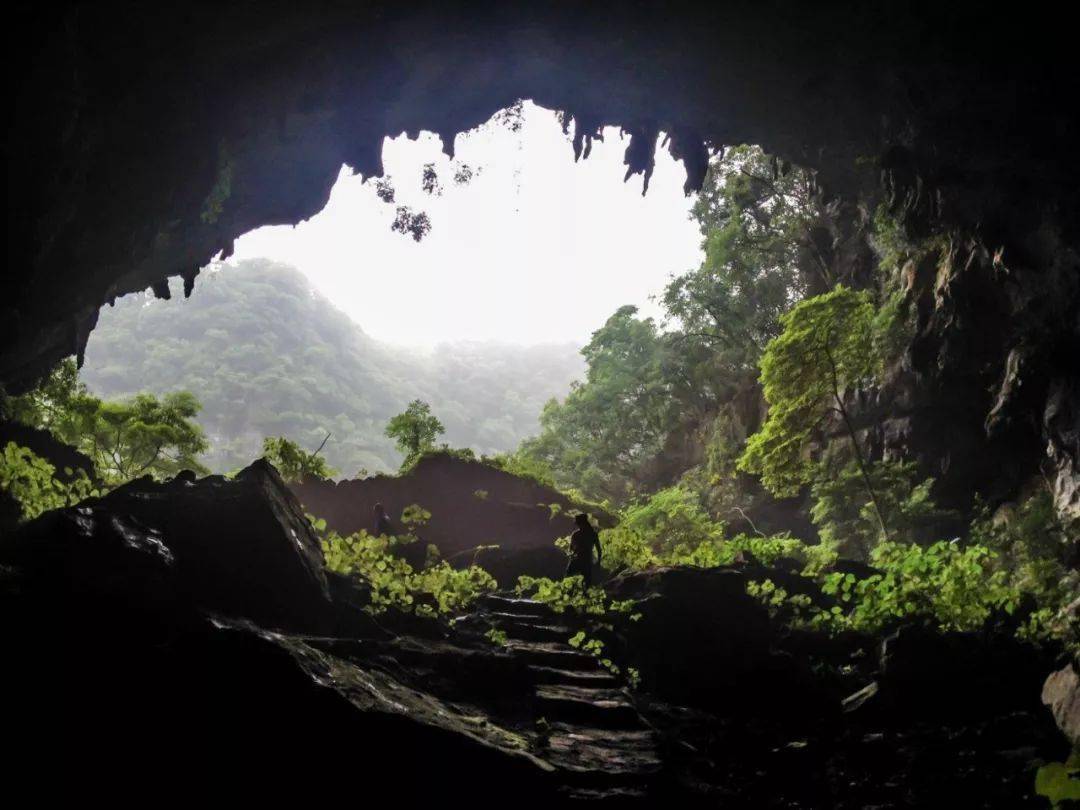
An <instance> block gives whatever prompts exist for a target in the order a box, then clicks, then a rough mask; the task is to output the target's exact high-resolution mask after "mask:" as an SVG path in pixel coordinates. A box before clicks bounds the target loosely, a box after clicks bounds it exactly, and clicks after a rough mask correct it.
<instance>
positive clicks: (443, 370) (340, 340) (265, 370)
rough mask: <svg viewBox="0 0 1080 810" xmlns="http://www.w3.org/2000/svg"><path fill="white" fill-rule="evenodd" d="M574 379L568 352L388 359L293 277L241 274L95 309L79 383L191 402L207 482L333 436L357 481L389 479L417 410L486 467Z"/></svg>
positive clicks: (439, 352) (449, 351) (483, 349)
mask: <svg viewBox="0 0 1080 810" xmlns="http://www.w3.org/2000/svg"><path fill="white" fill-rule="evenodd" d="M397 305H398V304H397V303H396V302H381V303H380V306H397ZM400 306H401V317H403V318H407V317H409V314H408V307H407V306H406V305H405V304H400ZM582 368H583V363H582V358H581V356H580V354H579V353H578V349H577V347H575V346H572V345H568V344H567V345H551V346H535V347H516V346H509V345H496V344H486V343H484V344H478V343H467V344H446V345H440V346H438V347H437V348H436V349H435V350H434V351H433V352H431V353H430V354H421V353H417V352H411V351H407V350H404V349H400V348H396V347H392V346H388V345H385V344H382V343H379V342H378V341H376V340H374V339H372V338H371V337H370V336H368V335H366V334H365V333H364V331H363V330H362V329H361V328H360V327H359V326H358V325H357V324H356V323H354V322H353V321H352V320H351V319H350V318H349V317H348V316H346V315H345V314H344V313H342V312H340V311H339V310H337V309H336V308H335V307H334V306H333V305H332V304H331V303H330V302H329V301H328V300H326V299H325V298H324V297H322V296H321V295H319V294H318V293H316V292H315V291H313V290H312V289H311V288H310V286H309V284H308V282H307V280H306V279H305V278H304V277H303V276H302V275H301V274H300V273H299V271H297V270H296V269H294V268H292V267H288V266H285V265H281V264H276V263H272V262H270V261H266V260H251V261H245V262H238V263H236V264H224V265H221V266H220V267H219V268H218V269H216V270H212V271H208V272H204V273H203V275H202V276H200V278H199V282H198V284H197V285H196V288H195V291H194V293H193V294H192V296H191V298H190V299H187V300H184V298H183V296H182V295H180V291H179V289H177V288H174V290H173V297H172V299H171V300H167V301H161V300H156V299H154V298H153V296H152V295H150V294H146V295H135V296H128V297H126V298H123V299H120V300H118V301H117V302H116V304H115V306H114V307H113V308H106V309H103V311H102V313H101V317H100V321H99V323H98V326H97V328H96V329H95V330H94V334H93V337H92V338H91V340H90V343H89V346H88V348H87V352H86V362H85V365H84V367H83V369H82V373H81V378H82V380H83V381H84V382H85V383H86V384H87V385H88V387H89V388H90V390H91V391H92V392H94V393H96V394H99V395H102V396H105V397H110V398H113V397H125V396H128V395H132V394H135V393H138V392H150V393H156V394H162V393H167V392H170V391H176V390H187V391H190V392H191V393H192V394H194V395H195V397H196V398H197V399H198V400H199V401H200V402H201V403H202V411H201V412H200V413H199V415H198V422H199V423H200V424H201V425H202V426H203V427H204V429H205V430H206V433H207V437H208V439H209V444H210V449H209V451H208V452H207V453H206V455H205V456H204V457H203V461H204V463H205V464H206V465H207V466H208V467H210V468H211V469H213V470H215V471H227V470H230V469H234V468H236V467H239V466H243V465H244V464H247V463H249V462H250V461H251V459H252V458H255V457H257V456H258V455H260V448H261V445H262V440H263V437H265V436H271V435H285V436H287V437H289V438H291V439H294V440H296V441H298V442H299V443H300V444H302V445H304V446H307V447H308V449H309V450H311V449H314V448H315V447H316V446H318V444H319V443H320V442H321V441H322V439H323V438H324V437H325V435H326V433H327V432H330V433H331V434H332V436H331V439H330V441H329V442H327V445H326V447H325V449H324V451H323V453H324V455H325V456H326V457H327V459H328V460H329V461H330V463H331V465H332V466H333V467H335V468H337V469H338V470H339V471H340V472H341V474H342V475H345V476H353V475H355V474H356V473H357V472H358V471H359V470H361V469H367V470H369V471H371V472H378V471H390V470H394V469H396V468H397V467H398V465H399V463H400V461H401V457H400V454H399V453H398V451H397V450H396V449H395V448H394V444H393V441H392V440H391V439H389V438H387V437H386V436H385V435H384V433H383V431H384V428H385V426H386V422H387V420H388V419H389V418H390V416H392V415H393V414H395V413H397V412H399V411H401V410H403V408H404V407H405V405H406V404H407V403H409V402H410V401H412V400H414V399H417V398H420V399H423V400H425V401H427V402H429V403H430V404H431V406H432V408H433V410H434V411H435V413H437V414H438V416H439V418H440V419H441V420H442V422H443V424H444V425H445V426H446V435H445V436H444V437H443V438H444V440H445V441H447V442H448V443H449V444H450V445H452V446H455V447H470V448H473V449H474V450H476V451H478V452H480V453H496V452H501V451H506V450H510V449H512V448H513V447H514V446H515V445H517V443H518V442H520V441H521V440H522V439H523V438H524V437H526V436H528V435H530V434H532V433H535V432H536V430H537V425H538V423H537V417H538V416H539V414H540V411H541V409H542V407H543V405H544V403H545V402H546V401H547V400H549V399H550V398H551V397H553V396H556V395H562V394H564V393H565V392H566V390H567V389H568V388H569V385H570V382H571V381H572V380H573V379H575V378H576V377H578V376H580V374H581V371H582Z"/></svg>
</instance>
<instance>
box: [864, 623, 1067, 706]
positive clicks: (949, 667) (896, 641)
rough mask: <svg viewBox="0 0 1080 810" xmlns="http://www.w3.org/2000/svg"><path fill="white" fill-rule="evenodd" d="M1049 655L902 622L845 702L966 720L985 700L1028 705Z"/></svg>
mask: <svg viewBox="0 0 1080 810" xmlns="http://www.w3.org/2000/svg"><path fill="white" fill-rule="evenodd" d="M1052 661H1053V655H1052V654H1049V653H1046V652H1041V651H1039V650H1038V649H1037V648H1035V647H1032V646H1031V645H1027V644H1022V643H1020V642H1018V641H1015V640H1013V639H1011V638H1009V637H1008V636H1004V635H1002V636H996V635H990V636H984V635H980V634H976V633H940V632H934V631H931V630H928V629H925V628H920V627H905V628H902V629H901V630H899V631H898V632H896V633H894V634H892V635H890V636H889V637H888V638H886V639H885V640H884V642H883V643H882V644H881V654H880V667H879V671H878V673H877V678H876V681H875V684H874V686H873V687H871V688H870V689H868V690H866V692H865V693H863V694H861V695H859V696H858V697H856V696H852V697H853V698H854V699H850V698H849V700H848V701H847V702H846V708H847V709H849V710H857V711H859V712H863V713H864V714H866V715H874V716H876V717H878V718H881V717H883V714H885V713H889V714H891V715H892V716H893V717H894V718H896V719H900V720H904V721H914V720H923V721H956V720H961V721H963V720H968V721H970V720H972V719H978V718H980V717H984V716H985V715H986V708H987V706H993V707H994V708H995V711H1002V712H1009V711H1022V712H1032V713H1034V712H1037V711H1038V709H1039V696H1038V691H1039V685H1040V684H1041V683H1042V680H1043V678H1044V676H1045V673H1046V672H1047V671H1048V670H1049V669H1050V667H1051V665H1052ZM894 722H895V720H894Z"/></svg>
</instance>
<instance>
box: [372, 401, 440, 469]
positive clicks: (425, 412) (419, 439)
mask: <svg viewBox="0 0 1080 810" xmlns="http://www.w3.org/2000/svg"><path fill="white" fill-rule="evenodd" d="M445 432H446V428H444V427H443V423H442V422H440V421H439V420H438V418H437V417H436V416H435V415H434V414H432V412H431V406H430V405H428V404H427V403H426V402H424V401H423V400H419V399H414V400H413V401H412V402H410V403H409V407H407V408H406V409H405V411H404V412H403V413H399V414H398V415H397V416H395V417H393V418H392V419H391V420H390V421H389V422H388V423H387V425H386V435H387V437H388V438H391V439H393V440H394V441H395V443H396V444H397V448H398V450H400V451H401V452H402V453H403V454H404V456H405V460H404V461H403V462H402V466H406V465H408V464H410V463H412V462H413V461H415V460H416V458H417V457H418V456H419V455H420V454H421V453H423V452H425V451H427V450H430V449H431V448H432V447H434V446H435V439H436V438H438V437H439V436H441V435H442V434H443V433H445Z"/></svg>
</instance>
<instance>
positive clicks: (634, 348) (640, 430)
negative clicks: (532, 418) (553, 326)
mask: <svg viewBox="0 0 1080 810" xmlns="http://www.w3.org/2000/svg"><path fill="white" fill-rule="evenodd" d="M582 355H583V356H584V357H585V360H586V362H587V363H588V371H587V373H586V380H585V382H584V383H581V384H574V385H573V386H572V387H571V391H570V394H569V395H568V396H567V397H566V400H565V401H564V402H562V403H560V402H558V401H556V400H551V401H550V402H548V403H547V405H545V406H544V410H543V412H542V413H541V414H540V426H541V433H540V435H539V436H537V437H536V438H534V439H530V440H528V441H526V442H524V443H523V444H522V447H521V451H520V452H521V454H522V455H524V456H527V457H529V458H531V459H533V460H534V463H535V464H536V465H537V466H538V467H539V468H540V469H543V470H545V471H546V470H550V471H551V472H552V473H553V474H554V478H555V481H556V483H557V484H559V485H560V486H567V487H574V488H576V489H580V490H581V491H582V492H583V493H584V494H585V495H586V497H588V498H590V499H596V500H614V501H619V500H622V499H624V498H625V497H626V496H627V495H628V494H629V492H630V490H631V488H632V482H633V481H634V480H635V478H636V477H637V475H638V474H639V472H640V469H641V467H642V465H643V464H645V463H647V462H648V461H649V460H650V459H652V458H653V457H654V456H655V455H656V454H657V453H659V452H660V450H661V449H662V447H663V443H664V439H665V438H666V436H667V435H668V432H669V431H670V430H671V429H673V427H674V426H675V417H676V414H677V411H676V406H677V403H676V402H675V401H674V400H673V399H672V397H671V395H670V386H669V385H668V384H667V382H666V381H665V380H664V377H663V373H662V367H663V363H662V357H663V341H662V339H661V337H660V333H659V331H658V329H657V327H656V324H655V323H654V322H653V320H652V319H651V318H645V319H639V318H638V317H637V308H636V307H632V306H626V307H622V308H620V309H619V310H618V311H617V312H616V313H615V314H614V315H612V316H611V317H610V318H609V319H608V320H607V322H606V323H605V324H604V325H603V326H602V327H601V328H600V329H598V330H597V331H596V332H594V333H593V336H592V339H591V340H590V341H589V343H588V344H586V346H585V348H584V349H582Z"/></svg>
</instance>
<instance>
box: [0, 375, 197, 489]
mask: <svg viewBox="0 0 1080 810" xmlns="http://www.w3.org/2000/svg"><path fill="white" fill-rule="evenodd" d="M199 409H200V404H199V401H198V400H197V399H196V398H195V397H194V396H193V395H192V394H191V393H189V392H187V391H174V392H172V393H169V394H165V395H164V396H163V397H161V398H160V399H159V398H158V397H156V396H154V395H153V394H137V395H135V396H134V397H131V398H130V399H125V400H119V401H106V400H102V399H99V398H98V397H95V396H92V395H91V394H89V393H88V392H87V390H86V387H85V386H84V385H83V384H82V383H81V382H79V379H78V371H77V368H76V365H75V361H74V360H73V359H71V358H68V359H67V360H64V361H63V362H61V363H60V364H59V365H58V366H57V367H56V368H55V369H54V370H53V371H52V373H51V374H50V375H49V376H48V377H47V378H46V379H45V380H44V381H43V382H42V384H41V385H39V386H38V387H37V388H36V389H35V390H33V391H30V392H29V393H27V394H24V395H22V396H19V397H15V398H13V399H8V400H6V402H5V404H4V411H5V412H6V413H8V414H10V415H11V416H12V417H14V418H15V419H18V420H20V421H22V422H24V423H25V424H28V425H31V426H32V427H39V428H44V429H46V430H48V431H50V432H51V433H52V434H53V435H54V436H55V437H56V438H57V439H59V440H60V441H62V442H65V443H67V444H70V445H72V446H74V447H75V448H77V449H78V450H79V451H81V452H82V453H85V454H86V455H87V456H89V457H90V459H91V461H93V462H94V468H95V471H96V473H97V475H98V477H99V478H101V480H102V481H104V482H105V483H107V484H110V485H112V484H118V483H122V482H124V481H128V480H130V479H132V478H136V477H138V476H140V475H153V476H154V477H156V478H166V477H171V476H173V475H175V474H176V473H178V472H180V471H181V470H193V471H195V472H199V473H204V472H206V468H205V467H203V465H202V464H201V463H200V462H199V460H198V457H199V455H200V454H201V453H203V452H204V451H205V450H206V449H207V441H206V436H205V434H204V433H203V431H202V428H200V427H199V426H198V425H197V424H196V423H195V421H194V418H195V416H196V415H197V414H198V413H199Z"/></svg>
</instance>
